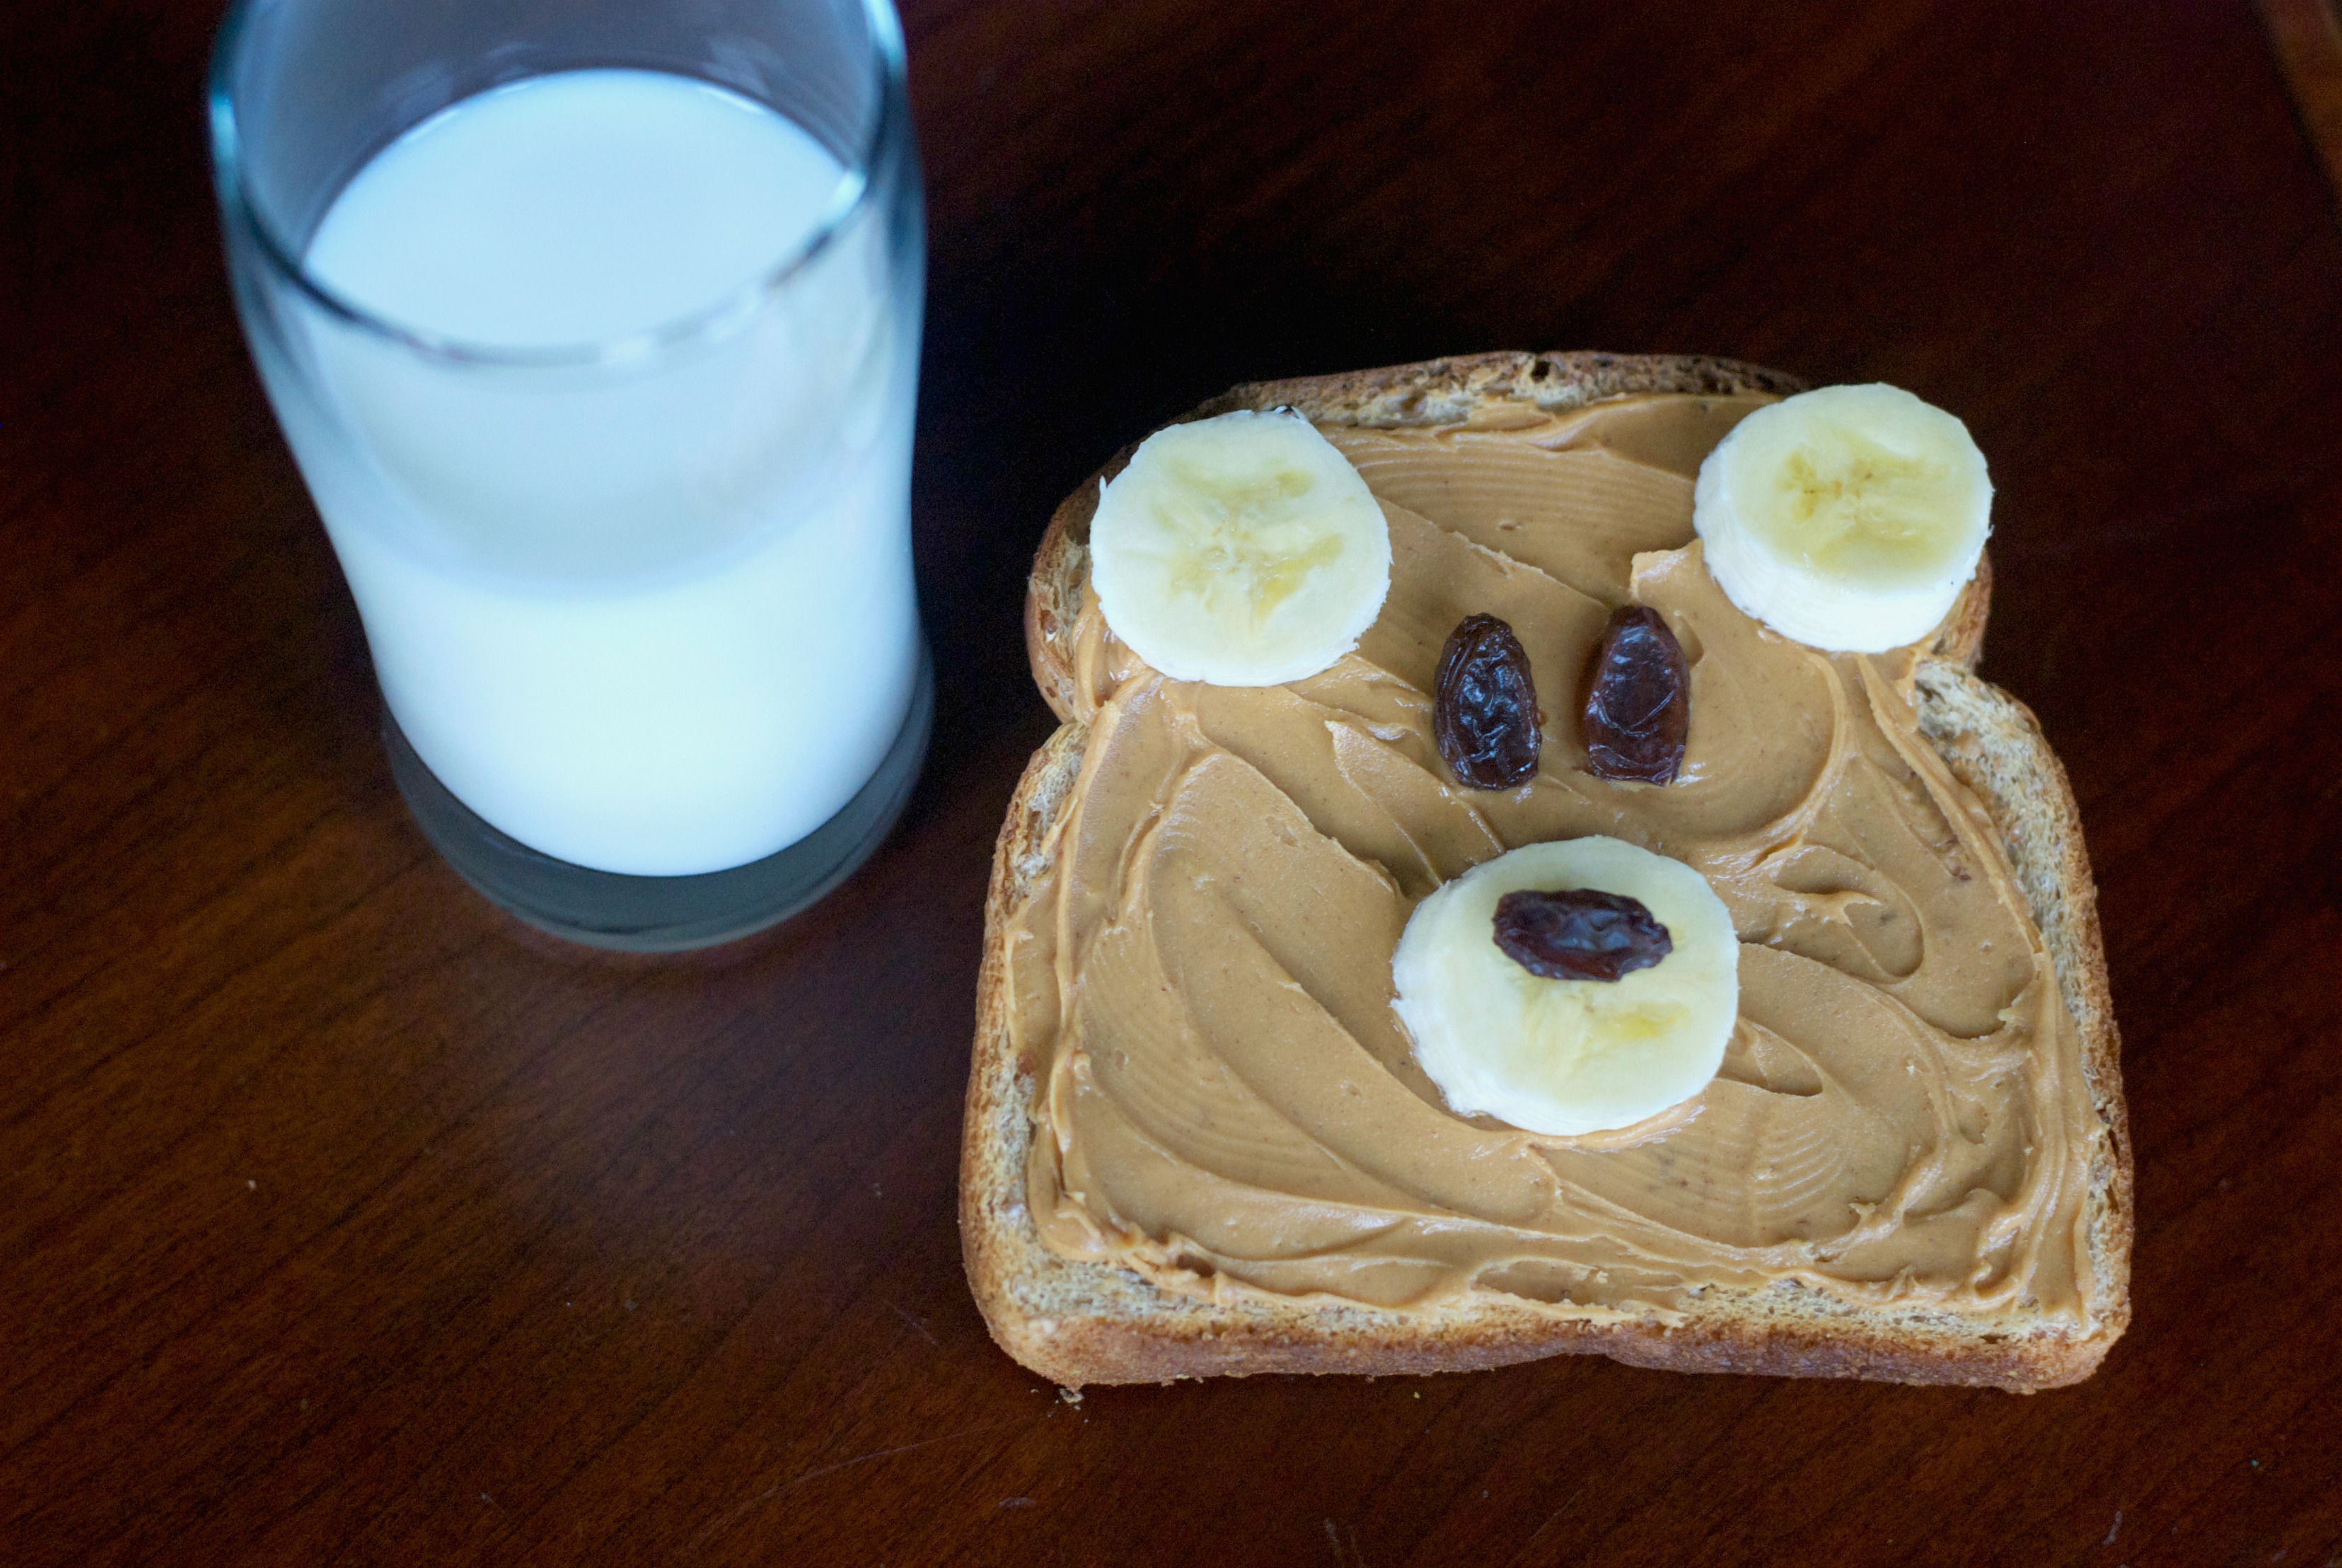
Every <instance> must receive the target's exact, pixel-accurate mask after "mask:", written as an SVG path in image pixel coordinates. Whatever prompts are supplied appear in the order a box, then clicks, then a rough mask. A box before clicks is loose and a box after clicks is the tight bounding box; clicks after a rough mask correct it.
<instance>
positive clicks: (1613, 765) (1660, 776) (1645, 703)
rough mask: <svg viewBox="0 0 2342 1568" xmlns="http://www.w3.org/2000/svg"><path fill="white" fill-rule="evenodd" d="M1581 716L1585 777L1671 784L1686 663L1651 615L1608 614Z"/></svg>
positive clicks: (1684, 704)
mask: <svg viewBox="0 0 2342 1568" xmlns="http://www.w3.org/2000/svg"><path fill="white" fill-rule="evenodd" d="M1585 718H1586V772H1588V773H1590V774H1593V775H1594V776H1595V777H1596V778H1605V779H1635V780H1639V781H1640V782H1642V783H1644V784H1673V783H1674V782H1675V778H1676V772H1677V770H1679V769H1680V768H1681V767H1682V766H1683V757H1684V737H1685V736H1686V735H1687V734H1690V733H1691V666H1689V665H1688V664H1685V663H1684V653H1683V644H1680V643H1678V642H1676V634H1674V633H1673V632H1670V631H1668V630H1667V624H1666V622H1665V621H1664V620H1662V619H1660V618H1659V613H1658V612H1657V611H1656V610H1654V609H1651V608H1649V607H1648V606H1646V605H1643V604H1628V605H1626V607H1625V608H1623V609H1621V610H1620V611H1618V613H1617V614H1614V615H1612V616H1611V617H1610V624H1609V625H1608V626H1606V627H1605V628H1604V629H1603V633H1602V645H1601V646H1600V647H1598V648H1596V650H1595V654H1594V678H1593V679H1592V680H1590V681H1588V682H1587V683H1586V715H1585Z"/></svg>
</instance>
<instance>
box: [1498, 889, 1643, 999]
mask: <svg viewBox="0 0 2342 1568" xmlns="http://www.w3.org/2000/svg"><path fill="white" fill-rule="evenodd" d="M1496 945H1497V946H1499V947H1501V948H1503V949H1504V950H1505V955H1506V957H1508V958H1510V959H1511V960H1512V961H1513V962H1514V963H1516V964H1519V965H1520V966H1521V967H1522V968H1523V969H1526V970H1527V971H1528V972H1529V973H1530V974H1538V975H1543V976H1544V977H1545V978H1546V979H1547V980H1617V979H1620V978H1622V977H1623V976H1626V975H1628V974H1633V973H1635V971H1636V970H1637V969H1648V968H1650V967H1651V966H1652V965H1653V964H1656V963H1657V962H1658V961H1659V960H1660V959H1662V958H1665V957H1666V955H1667V954H1670V953H1673V952H1674V951H1675V950H1676V944H1675V938H1673V937H1672V936H1669V935H1668V934H1667V928H1666V926H1664V925H1661V924H1659V922H1658V919H1657V917H1656V916H1655V915H1654V914H1652V913H1651V911H1650V909H1649V907H1648V906H1647V905H1646V904H1644V903H1643V901H1642V900H1640V899H1638V898H1628V897H1627V896H1626V895H1625V894H1618V893H1598V892H1596V891H1595V890H1594V889H1593V888H1590V887H1577V888H1570V889H1568V890H1567V891H1566V892H1562V893H1536V892H1534V891H1532V892H1526V893H1508V894H1505V896H1504V897H1502V898H1500V899H1498V900H1496Z"/></svg>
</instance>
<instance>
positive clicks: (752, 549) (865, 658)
mask: <svg viewBox="0 0 2342 1568" xmlns="http://www.w3.org/2000/svg"><path fill="white" fill-rule="evenodd" d="M845 182H846V175H845V172H844V171H843V169H842V168H841V167H840V165H839V164H838V162H837V160H836V158H835V157H833V156H832V155H830V154H829V153H828V152H827V151H826V150H825V149H824V148H823V147H822V146H820V145H818V144H817V143H816V142H815V141H814V140H813V138H812V137H811V136H809V135H806V133H805V132H804V131H803V130H801V129H799V128H798V127H797V126H796V125H793V124H792V123H790V122H789V121H787V120H786V119H783V118H782V117H780V116H779V115H776V114H774V113H772V112H771V111H770V110H768V109H766V108H764V107H762V106H761V105H755V104H752V103H750V102H749V101H748V100H746V99H745V98H741V97H738V96H736V95H732V94H730V93H727V92H725V91H723V90H721V89H718V88H716V87H712V86H709V85H705V84H703V83H699V82H695V81H691V80H688V79H686V78H684V77H680V76H671V75H660V74H656V73H651V72H642V71H577V72H565V73H561V74H558V75H546V76H538V77H535V78H531V79H529V80H526V81H523V82H519V83H515V84H514V85H510V86H506V87H503V88H500V89H497V90H495V91H494V92H490V93H486V94H484V95H480V96H478V97H475V98H471V99H468V100H465V101H464V102H462V103H459V104H457V105H455V106H454V107H452V108H450V109H447V110H445V111H444V112H443V113H441V114H439V115H436V116H435V117H433V118H432V119H429V120H426V121H425V122H424V123H423V124H421V125H417V126H415V128H414V129H413V130H411V131H409V132H407V133H406V134H405V135H403V136H402V137H400V138H399V139H398V140H397V141H395V142H394V143H392V144H391V145H389V146H388V147H387V148H386V149H385V150H384V151H383V152H382V153H381V154H379V155H376V156H375V158H374V159H373V160H372V161H371V162H369V163H368V164H367V165H365V168H363V169H362V170H361V171H360V172H359V173H358V175H357V176H356V177H355V179H353V180H352V181H351V182H350V184H349V185H348V186H347V187H346V188H345V190H344V191H343V192H342V193H341V195H339V196H338V197H337V198H336V199H335V203H334V205H333V207H332V209H331V210H330V211H329V212H328V213H327V214H326V216H325V221H324V222H323V224H322V225H320V226H319V228H318V229H317V232H316V235H315V239H314V240H313V241H312V243H311V245H310V246H309V250H308V255H307V265H308V269H309V271H310V273H311V275H313V276H314V277H315V278H316V279H318V280H319V282H320V283H322V284H323V285H325V288H326V289H327V290H328V291H330V292H332V293H334V294H336V295H340V296H341V297H342V298H344V299H345V300H347V301H349V302H351V303H353V304H355V305H358V306H359V307H361V308H362V309H363V310H364V311H365V312H366V313H368V314H370V315H374V316H375V317H376V318H378V319H379V320H382V321H386V322H388V323H391V324H393V325H395V326H397V327H399V328H401V329H404V330H405V331H407V332H410V333H412V334H414V335H417V336H419V337H422V338H424V339H425V340H429V341H433V342H436V343H440V344H442V345H450V346H451V349H452V351H451V352H448V353H444V354H440V355H432V354H426V353H418V352H417V351H416V349H415V346H414V345H412V344H411V343H403V342H399V341H397V340H396V339H395V337H393V336H391V335H385V334H383V333H381V332H379V331H376V330H374V329H371V328H368V327H365V326H361V325H353V324H351V323H348V322H345V321H343V320H341V319H339V318H338V317H335V316H334V315H329V314H328V313H325V312H324V311H317V310H315V309H312V310H311V311H310V313H309V315H307V316H306V317H305V324H306V333H307V337H308V342H307V344H306V345H305V346H306V349H307V351H308V353H309V355H310V356H311V358H312V364H313V367H314V370H315V375H316V378H317V381H318V383H319V384H320V385H322V386H323V387H324V388H325V391H324V394H323V396H324V398H325V403H326V404H327V405H328V406H324V407H308V408H288V409H285V410H284V411H283V412H284V413H285V424H286V430H287V433H288V434H289V435H290V436H291V437H292V439H293V445H294V448H295V454H296V455H297V456H298V458H299V460H300V462H301V465H302V469H303V472H304V474H305V476H306V477H307V479H308V481H309V484H310V486H311V489H312V491H313V492H314V493H315V495H316V497H317V501H318V505H319V510H320V511H321V513H322V514H324V517H325V524H326V527H327V530H328V531H329V532H330V534H332V536H333V541H334V545H335V551H336V552H337V554H339V555H340V557H341V561H342V564H343V567H344V570H345V572H346V574H347V575H348V577H349V582H350V587H351V591H352V593H353V594H354V595H355V598H356V600H357V604H358V610H359V613H360V614H361V615H362V616H363V618H364V620H365V628H366V637H367V641H368V643H369V644H370V645H371V647H372V649H373V653H374V659H375V669H376V671H377V673H378V674H379V675H380V678H381V682H382V687H383V693H384V695H385V699H386V700H387V701H388V702H389V704H390V707H391V711H392V712H393V714H395V715H396V717H397V719H398V723H399V725H400V727H401V728H402V729H404V730H405V733H406V734H407V737H408V738H409V739H410V740H411V741H412V742H413V743H414V745H415V750H416V752H417V753H418V754H420V755H421V756H422V758H423V760H424V761H425V763H426V764H428V765H429V766H430V768H431V770H432V772H433V773H435V774H437V775H438V777H439V778H440V780H441V781H442V782H443V783H445V784H446V785H447V787H448V788H449V789H450V790H452V791H454V792H455V794H456V795H457V797H458V798H460V799H461V800H463V801H464V802H465V804H467V805H469V806H470V807H471V808H472V809H473V810H474V811H475V812H477V813H478V814H480V815H481V816H482V817H484V818H485V819H486V820H487V821H488V822H489V823H491V824H494V825H495V826H496V827H498V828H501V829H502V830H504V831H505V833H507V834H511V835H512V836H513V837H515V838H516V839H519V840H520V841H521V842H522V843H524V844H528V845H530V846H532V847H533V848H535V849H538V850H541V851H543V852H544V853H545V854H550V855H554V856H555V857H557V858H559V859H563V860H567V861H572V862H575V863H577V864H583V865H587V866H593V867H596V868H598V869H601V870H606V871H617V872H628V873H634V874H645V875H678V874H689V873H696V872H706V871H714V870H720V869H722V868H724V867H726V866H732V865H738V864H744V863H746V862H748V861H751V860H756V859H758V858H760V857H762V856H764V855H766V854H772V853H773V852H775V851H776V850H779V849H782V848H785V847H786V846H787V845H788V844H793V843H795V842H796V840H798V839H800V838H802V837H803V836H805V834H807V833H809V832H811V831H812V830H813V829H814V828H816V827H817V826H819V825H820V824H822V823H823V822H824V821H826V819H827V818H828V817H829V816H831V815H832V814H834V813H836V811H837V810H838V809H839V808H840V807H842V806H843V805H845V804H846V802H847V801H848V800H849V799H850V798H852V796H853V795H854V794H855V792H856V790H857V789H859V788H860V786H861V785H862V784H863V783H864V782H865V781H866V779H867V778H868V777H869V776H870V774H871V773H872V772H873V771H874V770H875V769H876V766H877V764H878V763H879V761H880V759H881V758H882V757H883V756H884V755H885V754H886V750H887V748H888V745H889V744H891V743H892V742H893V740H894V739H895V736H896V733H897V731H898V730H899V729H900V727H901V725H902V724H903V721H904V718H905V715H906V710H907V708H908V705H909V701H910V693H911V688H912V684H913V680H914V675H915V666H916V659H917V656H918V655H917V646H918V633H917V620H916V606H915V604H914V602H913V594H912V587H911V568H910V542H909V527H908V519H907V516H906V505H907V491H908V464H909V452H910V420H911V385H912V384H911V377H912V375H913V368H914V362H915V358H916V317H915V316H914V317H911V318H910V319H908V320H904V319H899V318H898V315H897V311H896V301H897V299H898V298H902V299H907V300H910V301H913V302H915V301H916V294H915V293H912V294H907V295H897V294H896V292H895V291H896V284H895V281H894V280H893V279H892V277H891V276H890V274H889V271H888V267H889V250H888V246H887V244H886V235H885V233H884V232H883V225H884V216H885V215H884V213H883V212H882V211H879V210H878V204H876V203H865V204H863V205H862V206H861V207H860V208H858V209H856V212H855V214H854V215H853V216H851V217H849V218H848V219H847V220H846V223H845V224H844V225H842V226H841V227H840V228H839V229H838V230H837V232H836V234H835V235H833V236H832V237H831V239H830V240H829V241H828V243H826V245H823V246H822V247H821V248H820V249H819V250H818V251H817V252H816V254H815V255H814V256H813V257H812V259H811V260H810V261H809V262H807V263H806V265H804V266H803V267H802V268H801V269H800V270H799V271H798V272H797V273H796V275H794V276H793V277H792V278H790V279H789V280H788V281H787V282H786V283H783V284H780V285H777V286H776V287H772V288H766V287H763V286H761V285H762V283H763V281H764V280H766V279H768V278H769V277H770V276H771V275H773V274H774V272H775V270H776V268H777V267H779V266H780V265H783V264H784V263H785V262H786V260H787V258H788V257H789V256H790V255H792V254H793V253H795V252H796V250H797V249H798V248H799V247H800V245H802V244H803V242H804V241H805V240H806V238H807V237H808V235H810V234H811V233H812V232H813V231H814V230H815V229H816V228H817V227H818V226H819V225H820V224H821V223H822V222H823V221H824V220H825V218H826V217H827V216H828V215H831V214H832V213H833V212H835V211H836V210H838V209H839V208H840V206H842V205H844V204H845V203H846V202H848V201H850V200H851V198H852V195H853V194H854V191H853V187H851V186H850V185H846V184H845ZM909 287H910V288H911V289H913V290H915V289H916V278H914V279H912V280H911V282H910V285H909ZM913 308H916V306H915V304H914V305H913ZM695 316H704V317H707V318H708V319H702V320H699V321H698V322H697V325H696V326H695V327H693V328H691V329H690V330H686V329H685V328H684V326H682V325H679V324H683V323H686V321H688V320H690V319H692V318H695ZM630 338H631V339H632V341H631V342H628V341H626V340H628V339H630ZM465 345H470V346H471V347H472V348H473V349H475V350H477V351H479V352H478V353H476V354H473V355H471V356H470V357H466V348H465ZM586 345H602V347H601V349H600V351H599V357H598V359H596V360H594V361H593V362H590V363H588V362H585V360H586V359H588V358H591V354H592V351H590V350H588V349H586ZM299 346H300V345H288V352H299ZM514 351H534V352H535V353H536V354H537V355H538V362H537V363H525V362H522V363H515V352H514ZM483 355H485V356H486V357H488V358H490V359H493V360H494V363H483V362H482V356H483ZM520 357H521V358H522V360H524V361H525V354H524V355H521V356H520Z"/></svg>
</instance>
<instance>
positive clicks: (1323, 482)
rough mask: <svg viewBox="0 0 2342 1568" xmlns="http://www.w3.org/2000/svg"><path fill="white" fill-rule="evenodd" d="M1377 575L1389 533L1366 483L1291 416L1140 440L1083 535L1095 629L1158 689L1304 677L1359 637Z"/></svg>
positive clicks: (1244, 419)
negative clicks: (1110, 636) (1169, 682)
mask: <svg viewBox="0 0 2342 1568" xmlns="http://www.w3.org/2000/svg"><path fill="white" fill-rule="evenodd" d="M1390 568H1391V546H1390V528H1389V525H1388V524H1386V523H1385V522H1384V521H1383V511H1382V507H1381V506H1380V505H1379V504H1377V503H1376V500H1375V498H1374V495H1373V494H1371V493H1370V492H1369V491H1368V490H1367V489H1366V481H1365V480H1363V479H1361V478H1359V477H1358V471H1357V470H1356V469H1355V468H1353V467H1351V466H1350V463H1349V459H1347V458H1346V457H1344V456H1343V455H1342V454H1340V453H1339V452H1337V451H1336V450H1335V449H1334V446H1333V444H1332V443H1330V442H1328V441H1327V440H1326V438H1325V437H1324V436H1322V435H1320V434H1317V431H1316V427H1315V426H1313V425H1312V424H1310V423H1309V422H1308V421H1307V420H1306V419H1304V418H1302V417H1301V416H1300V415H1299V414H1291V413H1285V412H1278V413H1274V414H1256V413H1253V412H1251V411H1249V410H1244V411H1239V412H1237V413H1234V414H1220V415H1219V416H1218V417H1216V418H1213V419H1199V420H1195V421H1193V422H1191V423H1189V424H1174V425H1171V426H1170V427H1168V428H1167V429H1164V430H1158V431H1156V433H1155V434H1152V435H1150V436H1148V437H1147V438H1146V440H1145V441H1143V442H1141V443H1139V446H1138V450H1137V451H1136V452H1135V453H1133V454H1131V458H1130V464H1129V465H1128V466H1127V467H1126V468H1124V469H1123V471H1122V472H1121V473H1120V474H1116V475H1115V478H1114V481H1113V483H1111V484H1108V485H1106V491H1105V494H1102V495H1100V496H1099V497H1098V507H1097V515H1096V519H1095V520H1094V521H1092V523H1091V524H1090V582H1091V583H1092V584H1093V585H1094V586H1095V587H1096V589H1097V596H1098V607H1099V609H1101V610H1102V611H1104V612H1105V614H1106V624H1107V625H1108V626H1110V627H1112V628H1113V630H1114V634H1115V635H1116V636H1117V637H1119V638H1121V639H1122V640H1123V642H1124V643H1126V644H1128V645H1129V647H1130V650H1131V652H1133V653H1135V654H1137V655H1138V656H1139V657H1140V658H1142V659H1144V660H1146V662H1147V663H1148V664H1152V665H1154V666H1155V667H1156V669H1158V670H1160V671H1162V672H1163V673H1164V674H1166V675H1169V676H1171V677H1172V678H1173V679H1174V680H1181V681H1208V682H1210V683H1211V684H1214V685H1219V686H1273V685H1276V684H1280V683H1281V682H1285V681H1297V680H1300V679H1302V678H1303V677H1305V676H1307V675H1314V674H1316V673H1317V672H1318V671H1320V670H1323V669H1325V668H1326V666H1328V665H1329V664H1333V663H1334V661H1335V660H1336V659H1338V658H1340V657H1341V656H1342V655H1343V654H1346V653H1348V652H1349V651H1350V650H1351V649H1352V648H1355V647H1356V646H1357V645H1358V639H1359V638H1360V637H1362V636H1364V635H1365V634H1366V628H1367V627H1368V626H1371V625H1373V624H1374V622H1375V616H1376V614H1378V613H1379V612H1380V611H1381V609H1382V607H1383V597H1384V595H1385V594H1388V593H1389V592H1390Z"/></svg>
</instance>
